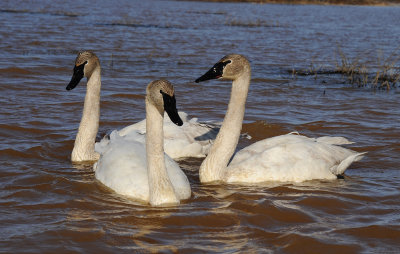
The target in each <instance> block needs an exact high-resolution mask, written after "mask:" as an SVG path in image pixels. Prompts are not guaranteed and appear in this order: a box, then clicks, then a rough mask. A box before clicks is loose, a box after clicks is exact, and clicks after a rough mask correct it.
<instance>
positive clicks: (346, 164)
mask: <svg viewBox="0 0 400 254" xmlns="http://www.w3.org/2000/svg"><path fill="white" fill-rule="evenodd" d="M364 154H366V152H364V153H355V154H352V155H350V156H349V157H347V158H346V159H344V160H343V161H341V162H340V164H339V165H338V166H336V167H333V168H331V172H332V174H335V175H341V174H343V173H344V171H346V169H347V168H348V167H349V166H350V165H351V164H352V163H353V162H355V161H359V160H361V159H362V158H363V157H364Z"/></svg>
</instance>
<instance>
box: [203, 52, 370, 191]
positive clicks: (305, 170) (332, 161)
mask: <svg viewBox="0 0 400 254" xmlns="http://www.w3.org/2000/svg"><path fill="white" fill-rule="evenodd" d="M250 77H251V68H250V63H249V61H248V60H247V59H246V58H245V57H244V56H242V55H237V54H232V55H228V56H225V57H223V58H222V59H221V60H220V61H218V62H217V63H216V64H215V65H214V66H213V67H212V68H211V69H210V70H209V71H208V72H206V73H205V74H204V75H203V76H201V77H200V78H198V79H196V81H195V82H196V83H199V82H202V81H206V80H209V79H223V80H232V90H231V97H230V101H229V105H228V109H227V112H226V115H225V118H224V121H223V123H222V126H221V129H220V131H219V134H218V135H217V138H216V139H215V141H214V144H213V146H212V147H211V149H210V152H209V154H208V155H207V157H206V158H205V159H204V161H203V162H202V164H201V166H200V170H199V175H200V181H201V182H202V183H208V182H226V183H237V184H248V183H260V182H266V181H282V182H287V181H289V182H302V181H306V180H312V179H337V175H340V174H343V173H344V171H345V170H346V169H347V168H348V167H349V166H350V164H351V163H352V162H354V161H358V160H360V159H361V158H362V157H363V156H362V155H363V153H357V152H354V151H352V150H349V149H346V148H343V147H340V146H338V145H342V144H348V143H350V142H349V141H348V140H347V139H345V138H342V137H321V138H318V139H314V138H308V137H305V136H302V135H299V134H298V133H289V134H286V135H281V136H276V137H272V138H268V139H264V140H261V141H258V142H256V143H254V144H252V145H250V146H248V147H245V148H244V149H242V150H241V151H239V152H237V153H236V154H235V156H234V157H233V158H232V155H233V154H234V152H235V149H236V146H237V143H238V139H239V135H240V131H241V128H242V121H243V116H244V111H245V103H246V98H247V93H248V89H249V85H250Z"/></svg>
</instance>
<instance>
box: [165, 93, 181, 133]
mask: <svg viewBox="0 0 400 254" xmlns="http://www.w3.org/2000/svg"><path fill="white" fill-rule="evenodd" d="M160 93H161V94H162V96H163V100H164V110H165V111H166V112H167V114H168V116H169V119H171V121H172V122H173V123H174V124H176V125H178V126H182V125H183V122H182V119H181V118H180V116H179V114H178V110H177V109H176V100H175V96H169V95H168V94H166V93H164V92H163V91H160Z"/></svg>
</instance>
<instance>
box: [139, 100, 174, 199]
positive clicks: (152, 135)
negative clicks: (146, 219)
mask: <svg viewBox="0 0 400 254" xmlns="http://www.w3.org/2000/svg"><path fill="white" fill-rule="evenodd" d="M163 120H164V117H163V115H162V114H160V112H159V110H158V109H157V108H156V106H154V105H153V104H152V103H151V102H149V100H148V98H146V157H147V158H146V159H147V171H148V181H149V192H150V193H149V194H150V195H149V202H150V204H151V205H153V206H160V205H166V204H176V203H179V200H178V199H177V197H176V194H175V191H174V188H173V186H172V183H171V181H170V179H169V176H168V173H167V169H166V165H165V155H164V133H163Z"/></svg>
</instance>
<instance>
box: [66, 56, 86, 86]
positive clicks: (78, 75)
mask: <svg viewBox="0 0 400 254" xmlns="http://www.w3.org/2000/svg"><path fill="white" fill-rule="evenodd" d="M86 63H87V62H84V63H83V64H81V65H79V66H75V67H74V73H73V74H72V78H71V81H70V82H69V84H68V85H67V88H66V89H67V90H68V91H69V90H72V89H74V88H75V87H76V86H77V85H78V84H79V81H81V79H82V78H83V76H84V73H83V69H84V68H85V64H86Z"/></svg>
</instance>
